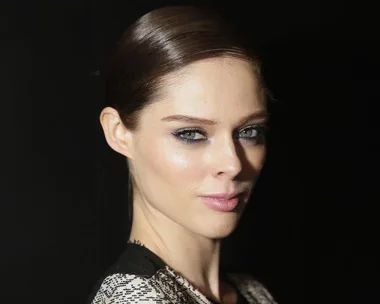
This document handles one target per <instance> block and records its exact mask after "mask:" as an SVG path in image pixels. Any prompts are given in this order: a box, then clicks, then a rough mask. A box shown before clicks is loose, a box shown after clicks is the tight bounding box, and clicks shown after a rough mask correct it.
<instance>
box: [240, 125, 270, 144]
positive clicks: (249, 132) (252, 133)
mask: <svg viewBox="0 0 380 304" xmlns="http://www.w3.org/2000/svg"><path fill="white" fill-rule="evenodd" d="M265 131H266V127H265V125H251V126H248V127H245V128H243V129H242V130H240V132H239V135H238V137H239V138H242V139H244V140H250V141H259V140H260V141H262V140H264V139H265V133H266V132H265Z"/></svg>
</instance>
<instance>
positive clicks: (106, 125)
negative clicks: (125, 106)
mask: <svg viewBox="0 0 380 304" xmlns="http://www.w3.org/2000/svg"><path fill="white" fill-rule="evenodd" d="M99 120H100V124H101V125H102V128H103V132H104V136H105V138H106V141H107V143H108V145H109V146H110V147H111V148H112V149H113V150H115V151H116V152H118V153H120V154H122V155H124V156H126V157H128V158H132V153H131V152H132V151H131V150H132V149H131V147H132V133H131V131H130V130H128V129H127V128H126V127H125V126H124V124H123V122H122V120H121V118H120V116H119V113H118V112H117V110H115V109H114V108H111V107H106V108H104V109H103V110H102V112H101V113H100V117H99Z"/></svg>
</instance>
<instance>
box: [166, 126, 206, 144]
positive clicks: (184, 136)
mask: <svg viewBox="0 0 380 304" xmlns="http://www.w3.org/2000/svg"><path fill="white" fill-rule="evenodd" d="M173 135H174V136H175V137H176V138H178V139H179V140H181V141H184V142H186V143H195V142H199V141H203V140H205V139H207V138H206V136H205V132H203V131H202V130H200V129H194V128H190V129H182V130H178V131H176V132H174V133H173Z"/></svg>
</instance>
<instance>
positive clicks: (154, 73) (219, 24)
mask: <svg viewBox="0 0 380 304" xmlns="http://www.w3.org/2000/svg"><path fill="white" fill-rule="evenodd" d="M244 45H245V44H244V42H243V40H241V39H240V37H239V35H238V33H237V32H235V31H234V30H233V29H232V27H231V26H230V25H229V24H228V23H227V22H226V21H225V20H222V19H221V18H220V17H219V16H217V15H216V14H215V13H213V12H211V11H209V10H206V9H201V8H197V7H192V6H169V7H164V8H160V9H156V10H153V11H151V12H149V13H147V14H145V15H143V16H142V17H140V18H139V19H138V20H137V21H136V22H135V23H134V24H132V25H131V26H130V27H129V28H127V29H126V30H125V32H124V33H123V35H122V37H121V38H120V40H119V42H118V44H117V46H116V51H115V53H114V55H113V57H112V59H111V61H110V65H109V67H108V71H107V77H106V99H107V103H108V105H109V106H111V107H113V108H115V109H116V110H117V111H118V113H119V115H120V117H121V119H122V122H123V124H124V125H125V126H126V127H127V128H128V129H130V130H134V129H136V128H137V127H138V123H139V113H140V112H141V110H142V109H143V108H144V107H145V106H147V105H148V104H150V103H153V102H154V101H155V97H157V95H158V94H159V93H160V91H161V90H160V88H161V87H162V84H163V81H162V80H163V78H164V77H165V76H167V75H168V74H171V73H173V72H176V71H178V70H180V69H181V68H183V67H185V66H187V65H189V64H191V63H193V62H195V61H198V60H201V59H207V58H214V57H220V56H232V57H236V58H240V59H243V60H246V61H249V62H251V63H252V68H253V70H254V72H255V74H256V77H257V81H258V85H259V86H260V89H263V90H264V94H263V96H264V98H265V95H266V94H265V92H266V90H265V86H264V81H263V79H262V76H261V73H260V65H259V61H258V60H257V58H256V56H255V55H253V54H252V53H251V52H250V50H249V49H248V48H246V47H245V46H244ZM127 164H128V160H127ZM129 171H130V170H129ZM128 179H129V180H128V200H129V202H128V203H129V207H128V211H129V219H130V220H132V216H133V204H132V200H133V195H132V194H133V193H132V185H134V184H135V182H134V179H133V174H131V172H129V174H128Z"/></svg>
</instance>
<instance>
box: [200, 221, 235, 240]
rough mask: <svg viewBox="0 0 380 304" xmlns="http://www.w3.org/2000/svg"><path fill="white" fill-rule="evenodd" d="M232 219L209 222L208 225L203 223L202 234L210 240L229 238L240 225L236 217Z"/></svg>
mask: <svg viewBox="0 0 380 304" xmlns="http://www.w3.org/2000/svg"><path fill="white" fill-rule="evenodd" d="M232 217H234V218H230V219H219V220H215V219H214V220H213V221H209V222H208V223H203V225H202V230H203V231H202V232H200V233H201V234H202V235H203V236H205V237H207V238H210V239H223V238H225V237H227V236H229V235H230V234H231V233H232V232H234V230H235V229H236V226H237V224H238V219H237V218H236V215H235V216H232Z"/></svg>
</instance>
